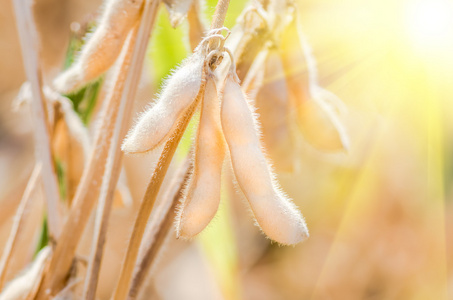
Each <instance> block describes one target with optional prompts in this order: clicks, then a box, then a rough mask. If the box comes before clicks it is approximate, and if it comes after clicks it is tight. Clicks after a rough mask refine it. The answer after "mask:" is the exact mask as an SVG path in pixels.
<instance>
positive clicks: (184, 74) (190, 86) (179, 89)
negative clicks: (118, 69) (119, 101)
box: [121, 50, 204, 153]
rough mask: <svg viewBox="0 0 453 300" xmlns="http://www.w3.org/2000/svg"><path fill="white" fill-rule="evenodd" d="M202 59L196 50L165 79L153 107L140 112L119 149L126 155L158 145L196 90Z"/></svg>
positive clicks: (191, 100)
mask: <svg viewBox="0 0 453 300" xmlns="http://www.w3.org/2000/svg"><path fill="white" fill-rule="evenodd" d="M203 63H204V58H203V56H202V54H201V50H199V51H196V52H195V53H194V54H192V56H190V57H189V58H188V59H187V60H186V61H185V62H183V64H182V65H181V66H180V67H179V68H178V69H177V70H176V71H174V72H173V74H172V75H171V76H170V77H169V78H168V79H167V80H166V82H165V84H164V87H163V89H162V93H161V94H160V96H159V98H158V99H157V101H156V104H155V105H154V106H150V107H149V108H148V109H147V110H146V111H145V112H143V113H142V114H141V115H140V117H139V118H138V121H137V122H136V124H135V125H134V126H133V127H132V129H131V130H130V131H129V133H128V135H127V137H126V139H125V140H124V142H123V145H122V147H121V149H122V150H123V151H124V152H126V153H143V152H148V151H151V150H153V149H154V148H156V147H157V146H159V145H160V144H161V143H162V142H163V141H164V140H165V138H167V137H168V136H169V135H170V134H171V132H172V131H173V129H175V127H176V126H177V121H178V120H179V118H180V117H181V115H183V113H184V112H185V110H186V109H187V107H189V106H190V104H191V103H192V102H193V101H194V100H195V99H196V97H197V94H198V92H199V90H200V86H201V80H202V72H203Z"/></svg>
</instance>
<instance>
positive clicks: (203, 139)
mask: <svg viewBox="0 0 453 300" xmlns="http://www.w3.org/2000/svg"><path fill="white" fill-rule="evenodd" d="M211 76H212V75H210V77H209V78H208V81H207V83H206V90H205V94H204V98H203V104H202V110H201V116H200V124H199V126H198V135H197V141H196V148H195V161H194V170H193V174H192V177H191V180H190V182H189V184H188V186H187V189H186V191H185V195H184V197H183V200H182V202H181V206H180V207H179V213H178V217H177V220H176V227H177V228H176V234H177V236H178V237H179V236H180V237H183V238H191V237H194V236H195V235H197V234H198V233H200V232H201V231H202V230H203V229H204V228H205V227H206V226H207V225H208V224H209V222H211V220H212V218H213V217H214V215H215V214H216V212H217V209H218V207H219V202H220V182H221V172H222V165H223V160H224V157H225V143H224V138H223V134H222V128H221V125H220V103H219V100H218V98H217V89H216V86H215V80H214V78H213V77H211Z"/></svg>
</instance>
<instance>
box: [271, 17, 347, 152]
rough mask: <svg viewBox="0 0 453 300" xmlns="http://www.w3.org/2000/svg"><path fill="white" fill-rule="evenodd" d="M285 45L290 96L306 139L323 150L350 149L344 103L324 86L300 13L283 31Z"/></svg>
mask: <svg viewBox="0 0 453 300" xmlns="http://www.w3.org/2000/svg"><path fill="white" fill-rule="evenodd" d="M281 46H282V47H281V51H280V57H281V59H282V62H283V67H284V70H285V75H286V79H287V84H288V87H289V98H290V100H291V103H292V105H293V107H294V109H295V111H296V115H297V125H298V128H299V130H300V131H301V133H302V135H303V136H304V138H305V140H306V141H307V142H308V143H310V144H311V145H313V146H314V147H315V148H317V149H319V150H322V151H340V150H343V149H346V150H347V149H348V146H349V138H348V135H347V133H346V130H345V128H344V126H343V124H342V123H341V121H340V115H339V114H338V112H339V111H341V110H344V109H342V108H343V107H344V104H343V103H342V102H341V100H339V99H338V97H336V96H335V95H333V94H332V93H330V92H329V91H327V90H325V89H323V88H322V87H320V85H319V82H318V74H317V68H316V61H315V58H314V56H313V54H312V51H311V47H310V45H309V43H308V41H307V40H306V38H305V36H304V34H303V32H302V28H301V26H300V24H299V23H298V19H297V16H296V17H295V19H294V20H293V22H291V24H289V26H288V27H287V28H286V30H284V31H283V33H282V39H281Z"/></svg>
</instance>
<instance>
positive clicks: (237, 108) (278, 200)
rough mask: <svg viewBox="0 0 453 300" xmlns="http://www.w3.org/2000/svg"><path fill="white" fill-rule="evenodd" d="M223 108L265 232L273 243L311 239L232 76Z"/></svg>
mask: <svg viewBox="0 0 453 300" xmlns="http://www.w3.org/2000/svg"><path fill="white" fill-rule="evenodd" d="M223 96H224V97H223V100H222V107H221V123H222V129H223V133H224V136H225V140H226V142H227V145H228V148H229V150H230V156H231V162H232V165H233V170H234V174H235V176H236V179H237V182H238V184H239V186H240V188H241V190H242V192H243V193H244V195H245V197H246V198H247V200H248V202H249V203H250V206H251V209H252V211H253V214H254V216H255V218H256V221H257V223H258V225H259V226H260V227H261V229H262V230H263V232H264V233H265V234H266V235H267V236H268V237H269V238H271V239H272V240H274V241H276V242H279V243H281V244H285V245H293V244H296V243H298V242H301V241H302V240H304V239H306V238H307V237H308V230H307V227H306V225H305V221H304V219H303V217H302V215H301V214H300V212H299V211H298V209H297V208H296V207H295V206H294V204H293V203H292V202H291V200H290V199H289V198H287V197H286V196H285V195H284V194H283V193H282V192H281V191H280V190H279V189H278V186H277V184H276V183H275V181H274V178H273V177H274V175H273V174H272V172H271V170H270V167H269V165H268V163H267V161H266V158H265V157H264V155H263V153H262V150H261V145H260V140H259V136H258V132H257V128H256V124H255V121H254V117H253V113H252V110H251V109H250V107H249V104H248V103H247V100H246V98H245V96H244V94H243V92H242V91H241V88H240V86H239V84H238V83H237V82H236V81H235V80H234V79H233V76H232V75H231V74H230V75H228V76H227V79H226V81H225V87H224V93H223Z"/></svg>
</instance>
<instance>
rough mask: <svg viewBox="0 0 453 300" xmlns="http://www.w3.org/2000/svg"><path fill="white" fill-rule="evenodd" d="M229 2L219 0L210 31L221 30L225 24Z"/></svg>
mask: <svg viewBox="0 0 453 300" xmlns="http://www.w3.org/2000/svg"><path fill="white" fill-rule="evenodd" d="M229 4H230V0H219V2H217V5H216V7H215V12H214V17H213V19H212V22H211V29H216V28H221V27H222V26H223V23H224V22H225V17H226V14H227V11H228V5H229Z"/></svg>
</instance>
